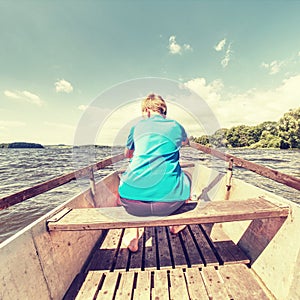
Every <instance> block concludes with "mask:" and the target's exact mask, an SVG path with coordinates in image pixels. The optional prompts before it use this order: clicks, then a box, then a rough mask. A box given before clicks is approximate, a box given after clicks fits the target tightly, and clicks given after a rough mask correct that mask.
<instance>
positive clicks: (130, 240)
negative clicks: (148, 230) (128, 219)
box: [122, 228, 143, 252]
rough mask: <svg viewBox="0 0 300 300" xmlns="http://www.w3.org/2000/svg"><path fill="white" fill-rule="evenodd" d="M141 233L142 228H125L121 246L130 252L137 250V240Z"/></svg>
mask: <svg viewBox="0 0 300 300" xmlns="http://www.w3.org/2000/svg"><path fill="white" fill-rule="evenodd" d="M142 232H143V229H142V228H126V229H125V233H124V236H123V239H122V244H123V245H124V246H125V247H127V248H128V249H129V250H130V251H131V252H136V251H138V250H139V238H140V236H141V233H142Z"/></svg>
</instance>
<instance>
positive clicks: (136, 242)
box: [127, 238, 139, 252]
mask: <svg viewBox="0 0 300 300" xmlns="http://www.w3.org/2000/svg"><path fill="white" fill-rule="evenodd" d="M127 248H128V249H129V250H130V251H131V252H137V251H138V250H139V239H137V238H135V239H132V240H131V241H130V243H129V245H128V246H127Z"/></svg>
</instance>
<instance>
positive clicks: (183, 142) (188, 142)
mask: <svg viewBox="0 0 300 300" xmlns="http://www.w3.org/2000/svg"><path fill="white" fill-rule="evenodd" d="M189 144H190V140H189V138H186V139H185V140H184V141H182V142H181V145H182V146H185V145H189Z"/></svg>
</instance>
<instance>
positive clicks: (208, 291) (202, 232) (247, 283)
mask: <svg viewBox="0 0 300 300" xmlns="http://www.w3.org/2000/svg"><path fill="white" fill-rule="evenodd" d="M211 229H212V225H209V224H208V225H189V226H187V227H186V228H185V229H184V230H183V231H182V232H180V233H179V234H177V235H172V234H170V231H169V229H168V227H145V228H144V232H143V234H142V236H141V238H140V240H139V251H138V252H136V253H131V252H130V251H128V250H127V248H126V247H124V246H123V245H122V239H123V237H124V235H126V230H127V229H111V230H108V231H105V232H104V234H103V236H102V237H101V239H100V241H99V244H98V246H97V247H96V248H95V251H94V252H93V255H92V256H91V258H90V260H89V261H88V262H87V264H86V266H85V268H84V269H83V270H82V273H80V274H78V276H77V277H76V279H75V280H74V282H73V284H72V286H71V288H70V289H69V291H68V292H67V294H66V295H65V298H64V299H65V300H66V299H67V300H69V299H77V300H78V299H85V300H87V299H101V300H102V299H109V300H113V299H122V300H123V299H141V300H144V299H149V300H150V299H152V300H154V299H174V300H176V299H180V300H184V299H273V298H270V297H271V296H270V295H268V293H267V291H265V290H264V288H263V286H262V285H261V284H260V282H259V281H258V280H257V279H256V277H255V275H254V273H253V272H252V270H251V269H250V268H249V267H248V266H247V264H249V263H250V260H249V259H248V258H247V256H246V255H245V254H244V253H243V252H242V250H241V249H240V248H239V247H238V246H237V245H235V244H234V243H233V242H232V241H231V240H230V239H228V238H227V236H225V235H224V234H223V233H222V230H219V231H218V230H217V231H216V232H215V233H214V235H215V236H214V239H212V238H211V237H210V235H211Z"/></svg>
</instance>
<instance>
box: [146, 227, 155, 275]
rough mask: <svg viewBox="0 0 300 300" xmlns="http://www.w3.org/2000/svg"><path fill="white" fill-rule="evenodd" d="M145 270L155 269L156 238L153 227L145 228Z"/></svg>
mask: <svg viewBox="0 0 300 300" xmlns="http://www.w3.org/2000/svg"><path fill="white" fill-rule="evenodd" d="M144 234H145V257H144V268H145V270H155V269H156V268H157V261H156V239H155V230H154V227H146V228H145V233H144Z"/></svg>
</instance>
